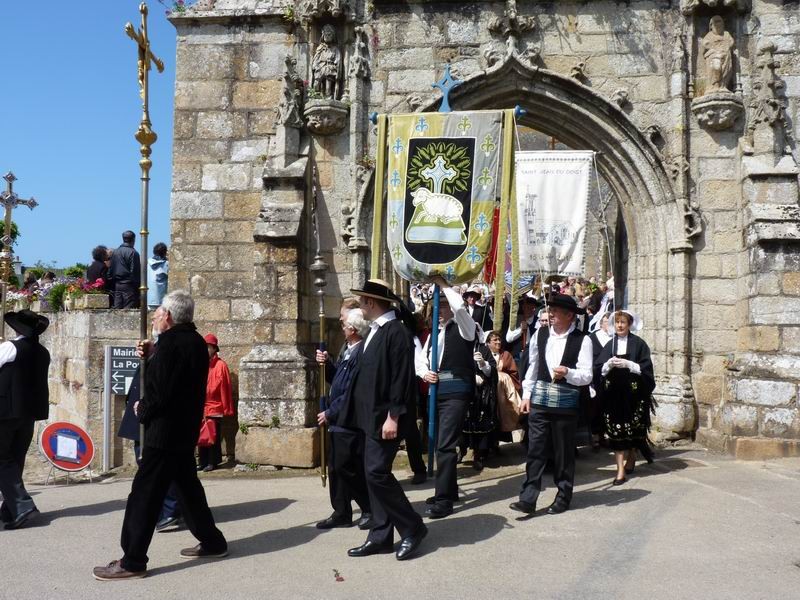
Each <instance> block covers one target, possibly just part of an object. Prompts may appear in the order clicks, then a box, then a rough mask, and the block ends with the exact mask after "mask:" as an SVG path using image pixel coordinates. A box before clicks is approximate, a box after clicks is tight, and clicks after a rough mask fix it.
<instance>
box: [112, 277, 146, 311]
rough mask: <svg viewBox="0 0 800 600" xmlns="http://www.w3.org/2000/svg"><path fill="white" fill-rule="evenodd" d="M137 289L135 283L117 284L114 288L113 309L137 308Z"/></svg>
mask: <svg viewBox="0 0 800 600" xmlns="http://www.w3.org/2000/svg"><path fill="white" fill-rule="evenodd" d="M139 300H140V298H139V288H138V287H137V286H136V284H135V283H119V282H117V284H116V285H115V286H114V308H139Z"/></svg>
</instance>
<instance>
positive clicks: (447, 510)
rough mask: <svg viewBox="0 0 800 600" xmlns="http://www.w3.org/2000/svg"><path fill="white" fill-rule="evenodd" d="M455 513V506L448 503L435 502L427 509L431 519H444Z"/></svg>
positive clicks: (427, 514)
mask: <svg viewBox="0 0 800 600" xmlns="http://www.w3.org/2000/svg"><path fill="white" fill-rule="evenodd" d="M452 514H453V507H452V506H448V505H447V504H434V505H433V506H431V507H430V508H429V509H428V510H426V511H425V515H426V516H427V517H428V518H429V519H442V518H444V517H447V516H449V515H452Z"/></svg>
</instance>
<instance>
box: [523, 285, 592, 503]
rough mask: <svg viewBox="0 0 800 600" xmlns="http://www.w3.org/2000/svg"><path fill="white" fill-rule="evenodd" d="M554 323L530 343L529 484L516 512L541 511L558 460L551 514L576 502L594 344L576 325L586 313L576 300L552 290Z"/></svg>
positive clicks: (526, 408) (526, 390) (526, 398)
mask: <svg viewBox="0 0 800 600" xmlns="http://www.w3.org/2000/svg"><path fill="white" fill-rule="evenodd" d="M547 305H548V308H549V311H550V323H551V325H550V326H549V327H545V326H543V327H540V328H539V331H538V333H537V335H536V339H535V341H532V343H531V344H530V346H529V353H530V357H529V366H528V371H527V373H526V374H525V379H524V380H523V382H522V390H523V393H522V404H521V405H520V410H521V411H522V412H523V413H529V415H528V460H527V464H526V475H525V482H524V483H523V484H522V491H521V492H520V495H519V501H517V502H513V503H512V504H511V508H512V509H513V510H516V511H519V512H523V513H526V514H533V513H534V512H535V511H536V501H537V500H538V498H539V493H540V492H541V491H542V475H543V474H544V469H545V465H546V464H547V459H548V457H550V456H552V458H553V463H554V465H553V481H554V483H555V484H556V487H557V488H558V493H557V494H556V499H555V500H554V501H553V503H552V504H551V505H550V506H549V507H548V509H547V512H548V514H558V513H562V512H564V511H565V510H567V509H568V508H569V504H570V502H571V501H572V488H573V482H574V480H575V432H576V430H577V427H578V412H579V407H580V396H581V393H582V391H583V388H585V387H586V386H588V385H589V384H590V383H591V381H592V342H591V340H590V339H589V338H588V337H586V336H585V335H584V334H583V333H581V331H579V330H578V329H576V321H575V316H576V315H577V314H582V313H583V309H580V308H578V304H577V302H575V298H573V297H571V296H566V295H564V294H551V295H550V296H549V297H548V299H547Z"/></svg>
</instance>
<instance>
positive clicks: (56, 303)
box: [47, 283, 67, 310]
mask: <svg viewBox="0 0 800 600" xmlns="http://www.w3.org/2000/svg"><path fill="white" fill-rule="evenodd" d="M66 293H67V284H66V283H55V284H53V287H51V288H50V291H49V292H47V301H48V302H49V303H50V307H51V308H52V309H53V310H61V309H62V308H64V295H65V294H66Z"/></svg>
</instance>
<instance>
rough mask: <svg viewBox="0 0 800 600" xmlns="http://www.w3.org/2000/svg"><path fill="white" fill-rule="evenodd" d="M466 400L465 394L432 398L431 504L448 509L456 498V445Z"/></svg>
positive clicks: (462, 424)
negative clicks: (433, 482)
mask: <svg viewBox="0 0 800 600" xmlns="http://www.w3.org/2000/svg"><path fill="white" fill-rule="evenodd" d="M468 403H469V399H468V398H467V397H466V396H445V397H443V398H437V400H436V416H437V418H438V422H437V433H436V493H435V494H434V498H435V503H436V504H440V505H445V506H449V507H451V508H452V506H453V502H457V501H458V482H457V480H456V469H457V467H458V451H457V449H456V447H457V446H458V443H459V440H460V439H461V432H462V431H463V429H464V418H465V417H466V415H467V405H468Z"/></svg>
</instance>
